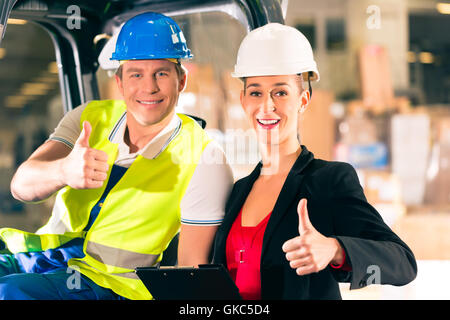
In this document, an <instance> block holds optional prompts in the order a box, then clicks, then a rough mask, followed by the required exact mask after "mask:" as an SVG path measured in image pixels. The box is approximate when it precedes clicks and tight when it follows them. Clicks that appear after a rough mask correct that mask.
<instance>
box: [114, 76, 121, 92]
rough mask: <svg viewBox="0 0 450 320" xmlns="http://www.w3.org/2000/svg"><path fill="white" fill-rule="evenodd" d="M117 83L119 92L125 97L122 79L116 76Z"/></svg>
mask: <svg viewBox="0 0 450 320" xmlns="http://www.w3.org/2000/svg"><path fill="white" fill-rule="evenodd" d="M115 77H116V83H117V88H119V92H120V94H121V95H122V96H123V84H122V79H120V77H119V76H118V75H117V74H116V75H115Z"/></svg>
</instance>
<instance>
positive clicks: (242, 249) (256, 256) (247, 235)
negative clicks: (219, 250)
mask: <svg viewBox="0 0 450 320" xmlns="http://www.w3.org/2000/svg"><path fill="white" fill-rule="evenodd" d="M270 214H271V213H269V214H268V215H267V216H266V217H265V218H264V219H263V220H262V221H261V222H260V223H258V225H256V226H254V227H243V226H242V223H241V222H242V218H241V217H242V209H241V211H240V212H239V215H238V216H237V218H236V220H235V221H234V223H233V226H232V227H231V230H230V233H229V234H228V238H227V246H226V253H227V265H228V270H229V271H230V274H231V278H232V279H233V280H234V282H235V283H236V286H237V287H238V288H239V293H240V294H241V296H242V298H243V299H244V300H259V299H261V272H260V265H261V263H260V260H261V249H262V243H263V237H264V231H265V230H266V226H267V222H268V221H269V217H270Z"/></svg>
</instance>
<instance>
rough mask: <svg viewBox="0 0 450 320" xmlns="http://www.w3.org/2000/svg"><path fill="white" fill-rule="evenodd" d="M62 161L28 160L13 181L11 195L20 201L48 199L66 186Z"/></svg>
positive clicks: (18, 170)
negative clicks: (62, 171) (63, 179)
mask: <svg viewBox="0 0 450 320" xmlns="http://www.w3.org/2000/svg"><path fill="white" fill-rule="evenodd" d="M62 161H63V160H62V159H58V160H53V161H42V160H27V161H26V162H24V163H23V164H22V165H21V166H20V167H19V168H18V169H17V172H16V173H15V175H14V177H13V179H12V181H11V194H12V195H13V197H14V198H16V199H17V200H20V201H26V202H36V201H41V200H44V199H47V198H48V197H50V196H51V195H52V194H54V193H55V192H56V191H58V190H60V189H61V188H63V187H64V186H65V183H64V182H63V181H62V179H61V177H62V175H61V163H62Z"/></svg>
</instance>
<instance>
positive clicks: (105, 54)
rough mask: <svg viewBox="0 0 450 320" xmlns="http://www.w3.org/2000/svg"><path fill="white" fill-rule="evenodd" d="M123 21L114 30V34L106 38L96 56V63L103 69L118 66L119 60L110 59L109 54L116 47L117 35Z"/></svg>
mask: <svg viewBox="0 0 450 320" xmlns="http://www.w3.org/2000/svg"><path fill="white" fill-rule="evenodd" d="M123 25H124V23H122V24H121V25H120V27H118V28H117V29H116V30H114V34H113V36H112V37H110V38H109V39H108V42H106V44H105V46H104V47H103V49H102V51H101V52H100V55H99V56H98V63H99V64H100V67H101V68H102V69H104V70H116V69H117V68H119V66H120V62H119V61H116V60H111V55H112V53H113V52H114V49H115V48H116V43H117V37H118V36H119V33H120V30H121V29H122V26H123Z"/></svg>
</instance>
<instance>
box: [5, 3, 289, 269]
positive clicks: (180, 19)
mask: <svg viewBox="0 0 450 320" xmlns="http://www.w3.org/2000/svg"><path fill="white" fill-rule="evenodd" d="M287 3H288V0H109V1H108V0H97V1H92V0H82V1H80V0H70V1H69V0H57V1H56V0H0V35H1V37H0V46H1V44H2V43H1V41H2V40H3V38H4V36H5V34H6V32H7V30H8V19H10V21H11V20H12V19H19V20H23V21H27V22H31V23H33V24H36V25H38V26H39V27H41V28H42V29H43V30H44V31H45V32H46V33H48V35H49V36H50V39H51V41H52V43H53V46H54V49H55V58H56V66H57V74H58V79H59V89H60V97H61V100H62V101H61V103H60V104H61V106H62V108H63V110H62V112H61V113H62V114H65V113H67V112H68V111H70V110H72V109H74V108H76V107H77V106H80V105H82V104H84V103H86V102H88V101H91V100H99V99H103V98H104V97H102V96H101V94H100V90H99V85H98V79H97V75H98V71H99V69H104V70H109V71H110V72H113V71H114V70H115V68H117V66H116V65H115V64H114V63H115V61H111V60H110V59H109V58H110V57H111V52H112V50H113V48H114V45H115V40H116V38H117V35H118V33H119V31H120V28H121V26H122V25H123V24H124V23H125V22H126V21H127V20H128V19H130V18H132V17H134V16H136V15H138V14H140V13H143V12H148V11H154V12H160V13H163V14H165V15H167V16H169V17H171V18H172V19H174V20H175V21H176V22H177V23H178V24H179V25H180V26H181V28H182V29H183V33H184V35H185V37H186V38H187V39H189V38H191V37H192V36H193V35H192V34H191V33H193V32H194V31H191V30H192V29H195V28H194V27H195V25H194V26H193V25H192V24H193V23H194V24H195V21H196V20H195V19H189V18H190V17H193V16H195V15H197V16H198V15H201V14H209V13H219V14H221V15H222V16H226V19H228V20H224V21H233V23H235V24H238V25H240V27H241V28H242V29H243V30H245V31H244V33H243V34H242V35H241V36H242V37H243V36H245V34H246V33H248V32H250V31H251V30H253V29H255V28H258V27H260V26H263V25H265V24H267V23H271V22H278V23H282V24H283V23H284V17H285V14H286V8H287ZM197 20H198V19H197ZM186 21H189V23H186ZM192 21H194V22H192ZM201 27H202V26H197V30H198V28H201ZM224 28H227V26H226V25H225V26H224ZM225 41H226V40H225ZM188 43H189V41H188ZM5 49H7V50H8V48H7V47H5ZM207 49H208V48H207ZM233 54H234V55H235V54H236V52H234V53H233ZM200 55H201V53H200ZM195 58H196V57H195V55H194V61H195ZM219 58H220V57H219ZM234 58H235V57H234V56H233V57H231V54H230V59H231V60H234ZM0 68H2V64H1V60H0ZM189 115H190V116H191V117H193V118H194V119H195V120H197V121H198V122H199V123H200V124H201V125H202V127H203V128H205V126H206V121H205V120H204V119H202V118H201V117H198V116H195V115H193V114H189ZM177 247H178V237H175V238H174V239H173V240H172V242H171V244H170V245H169V247H168V248H167V250H166V251H165V252H164V255H163V257H164V258H163V261H161V265H175V264H176V256H177ZM6 252H7V251H6V249H5V248H4V246H3V243H2V242H1V241H0V254H1V253H6ZM211 254H212V253H211Z"/></svg>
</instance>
